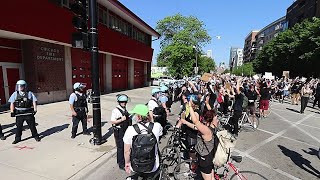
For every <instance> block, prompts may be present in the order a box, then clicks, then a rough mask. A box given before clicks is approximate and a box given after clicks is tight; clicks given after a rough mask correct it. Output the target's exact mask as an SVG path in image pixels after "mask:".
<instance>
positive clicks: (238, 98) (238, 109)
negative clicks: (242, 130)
mask: <svg viewBox="0 0 320 180" xmlns="http://www.w3.org/2000/svg"><path fill="white" fill-rule="evenodd" d="M241 80H242V79H241V78H240V79H238V81H237V88H236V95H235V102H234V105H233V109H234V113H233V116H232V118H231V119H230V120H231V125H232V126H233V127H234V128H233V129H232V131H231V133H232V134H234V135H235V136H236V137H237V136H238V132H239V124H238V121H239V119H240V117H241V115H242V111H243V108H242V104H243V99H244V97H243V94H242V93H241V89H240V83H241Z"/></svg>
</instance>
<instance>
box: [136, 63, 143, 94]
mask: <svg viewBox="0 0 320 180" xmlns="http://www.w3.org/2000/svg"><path fill="white" fill-rule="evenodd" d="M144 64H145V63H144V62H141V61H134V88H139V87H143V86H144Z"/></svg>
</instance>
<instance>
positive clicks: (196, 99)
mask: <svg viewBox="0 0 320 180" xmlns="http://www.w3.org/2000/svg"><path fill="white" fill-rule="evenodd" d="M187 100H188V101H192V102H193V104H195V105H199V104H200V100H199V96H198V95H195V94H190V95H189V96H187Z"/></svg>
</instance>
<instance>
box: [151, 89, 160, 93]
mask: <svg viewBox="0 0 320 180" xmlns="http://www.w3.org/2000/svg"><path fill="white" fill-rule="evenodd" d="M159 92H161V91H160V89H159V88H154V89H152V91H151V95H155V94H156V93H159Z"/></svg>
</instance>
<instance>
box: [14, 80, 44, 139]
mask: <svg viewBox="0 0 320 180" xmlns="http://www.w3.org/2000/svg"><path fill="white" fill-rule="evenodd" d="M15 90H16V91H15V92H14V93H13V94H12V95H11V96H10V99H9V103H10V112H11V117H16V126H17V131H16V137H15V140H14V141H13V142H12V144H17V143H18V142H20V141H21V136H22V127H23V123H24V121H26V122H27V124H28V126H29V128H30V130H31V133H32V137H33V138H34V139H35V140H36V141H38V142H39V141H41V139H40V137H39V134H38V131H37V128H36V122H35V117H34V115H35V114H36V113H37V98H36V97H35V96H34V94H33V93H32V92H31V91H28V89H27V82H26V81H24V80H19V81H17V83H16V89H15Z"/></svg>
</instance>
